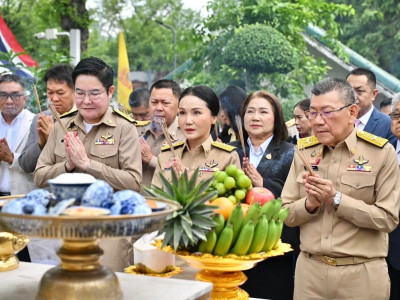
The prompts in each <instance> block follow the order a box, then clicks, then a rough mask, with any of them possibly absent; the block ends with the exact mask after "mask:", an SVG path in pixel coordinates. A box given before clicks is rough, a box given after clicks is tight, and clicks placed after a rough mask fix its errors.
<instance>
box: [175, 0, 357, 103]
mask: <svg viewBox="0 0 400 300" xmlns="http://www.w3.org/2000/svg"><path fill="white" fill-rule="evenodd" d="M207 9H208V17H207V18H206V19H205V20H204V26H199V27H198V30H197V37H198V38H200V39H201V40H202V41H203V44H204V46H203V47H202V48H201V49H200V50H199V51H198V52H197V56H196V57H195V59H194V65H193V67H192V68H191V70H189V71H188V72H186V73H185V74H183V75H181V76H182V77H184V78H188V79H189V80H190V81H191V83H200V82H201V81H202V83H203V84H209V85H211V86H213V87H214V88H215V89H216V90H217V91H218V90H221V89H223V88H225V87H226V86H228V85H230V84H234V82H236V83H239V85H240V86H242V87H244V86H245V85H246V84H245V72H244V70H243V69H242V68H239V67H237V66H236V67H232V66H228V65H227V64H226V63H225V61H224V60H223V59H221V56H222V53H223V50H224V47H225V45H226V44H227V43H228V41H229V39H230V38H231V37H232V36H233V33H234V31H235V30H236V29H237V28H241V27H244V26H245V25H249V24H264V25H267V26H270V27H272V28H274V29H276V30H277V31H279V32H280V33H281V34H283V36H284V37H285V38H286V40H287V41H288V42H289V43H290V45H291V47H292V49H293V59H294V61H296V64H295V68H294V69H293V71H291V72H287V73H284V74H280V73H277V72H275V73H272V74H268V73H266V72H265V71H262V72H260V73H258V74H253V75H252V78H251V79H250V81H251V83H252V84H251V90H248V92H251V91H252V90H255V89H261V88H265V89H268V90H270V91H272V92H274V93H275V94H277V95H278V96H280V97H282V98H288V99H295V98H297V99H298V97H302V96H303V89H304V86H306V85H308V84H313V83H315V82H316V81H318V80H320V79H321V78H323V77H324V75H325V74H326V72H327V69H328V66H327V65H326V63H325V61H323V60H317V59H315V58H314V57H313V56H311V54H310V53H309V52H308V50H307V47H306V43H305V41H304V39H303V36H302V32H303V30H304V28H305V27H306V26H307V25H308V24H309V23H311V24H314V25H317V26H320V27H322V28H323V29H325V30H326V32H327V35H328V36H329V37H330V38H331V39H330V41H331V43H332V45H333V46H334V47H335V49H336V50H337V52H338V53H339V55H342V54H343V52H341V51H340V48H339V47H338V43H337V42H336V41H335V39H334V38H336V37H337V35H338V33H339V26H338V24H337V23H336V22H335V18H336V16H338V15H347V14H351V13H352V10H351V8H350V7H348V6H346V5H343V4H334V3H329V2H328V1H318V0H297V1H286V0H214V1H212V2H210V3H209V4H208V7H207ZM237 45H238V44H237ZM232 47H234V46H232ZM239 48H240V47H238V49H239ZM240 49H242V48H240ZM282 51H283V49H282Z"/></svg>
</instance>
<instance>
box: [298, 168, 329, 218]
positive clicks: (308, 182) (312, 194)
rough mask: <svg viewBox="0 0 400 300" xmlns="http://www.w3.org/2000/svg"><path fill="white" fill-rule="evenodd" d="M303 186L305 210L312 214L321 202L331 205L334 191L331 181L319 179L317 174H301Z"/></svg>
mask: <svg viewBox="0 0 400 300" xmlns="http://www.w3.org/2000/svg"><path fill="white" fill-rule="evenodd" d="M302 178H303V186H304V189H305V191H306V193H307V195H308V196H307V200H306V209H307V211H308V212H313V211H314V210H315V209H317V208H318V207H320V205H321V203H322V202H325V203H327V204H330V205H332V204H333V198H334V197H335V195H336V189H335V188H334V187H333V184H332V181H330V180H328V179H323V178H321V177H320V176H319V175H318V174H313V175H311V174H310V173H308V172H305V173H303V175H302Z"/></svg>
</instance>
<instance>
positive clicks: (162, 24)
mask: <svg viewBox="0 0 400 300" xmlns="http://www.w3.org/2000/svg"><path fill="white" fill-rule="evenodd" d="M155 22H156V23H157V24H160V25H161V26H164V27H165V28H168V29H169V30H171V31H172V34H173V37H174V70H175V69H176V31H175V28H174V27H172V26H171V25H167V24H165V23H163V22H161V21H158V20H155Z"/></svg>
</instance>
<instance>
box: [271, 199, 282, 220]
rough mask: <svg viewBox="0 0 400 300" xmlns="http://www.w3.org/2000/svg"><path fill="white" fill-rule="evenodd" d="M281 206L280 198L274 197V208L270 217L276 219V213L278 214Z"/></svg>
mask: <svg viewBox="0 0 400 300" xmlns="http://www.w3.org/2000/svg"><path fill="white" fill-rule="evenodd" d="M281 208H282V199H281V198H278V199H276V203H275V207H274V209H275V210H274V212H273V214H272V219H274V220H276V219H277V218H278V214H279V211H280V210H281Z"/></svg>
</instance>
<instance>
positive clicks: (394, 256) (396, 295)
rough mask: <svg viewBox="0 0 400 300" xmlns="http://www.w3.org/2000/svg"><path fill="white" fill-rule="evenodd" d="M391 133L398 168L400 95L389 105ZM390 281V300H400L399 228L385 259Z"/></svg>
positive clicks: (392, 234) (393, 235) (399, 159)
mask: <svg viewBox="0 0 400 300" xmlns="http://www.w3.org/2000/svg"><path fill="white" fill-rule="evenodd" d="M391 111H392V112H391V113H390V114H389V116H390V118H391V120H392V132H393V134H394V135H395V136H396V138H397V141H396V144H395V147H396V153H397V160H398V162H399V166H400V93H398V94H396V95H394V97H393V99H392V105H391ZM387 263H388V267H389V276H390V281H391V286H390V300H398V299H400V227H399V226H398V227H397V228H396V229H395V230H394V231H393V232H391V233H390V234H389V253H388V257H387Z"/></svg>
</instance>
